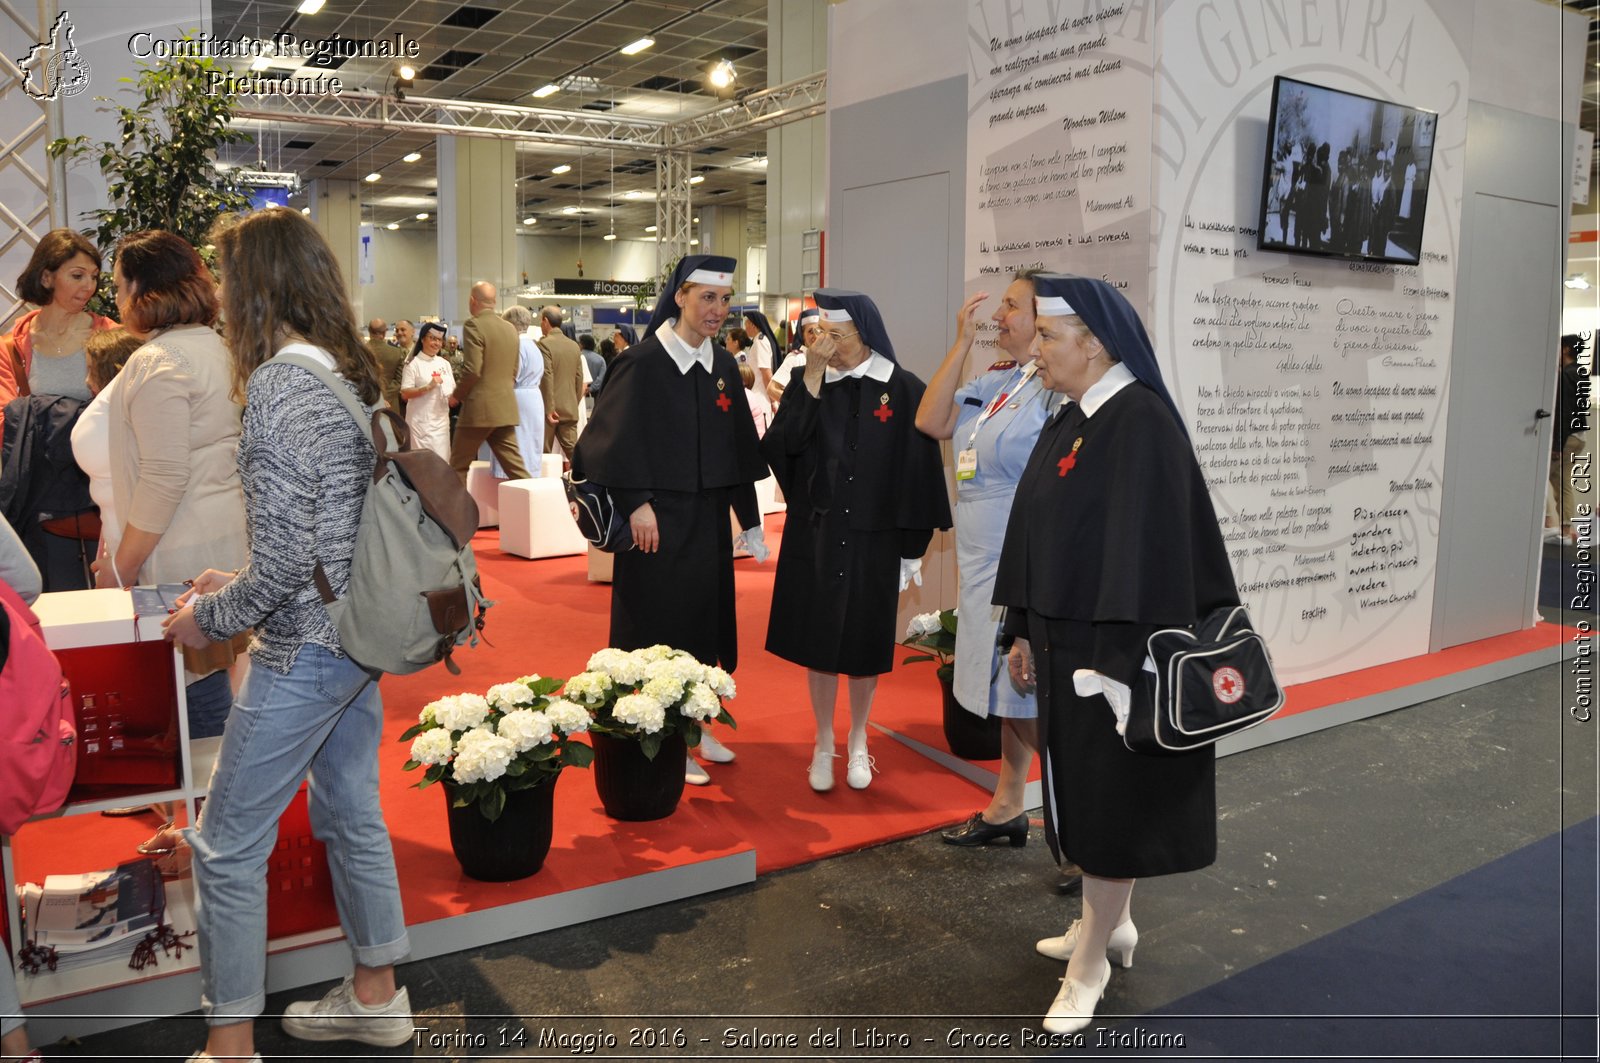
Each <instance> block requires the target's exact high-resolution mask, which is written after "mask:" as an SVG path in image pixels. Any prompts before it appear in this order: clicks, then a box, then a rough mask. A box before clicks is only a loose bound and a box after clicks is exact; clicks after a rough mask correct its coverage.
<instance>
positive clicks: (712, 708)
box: [678, 683, 722, 720]
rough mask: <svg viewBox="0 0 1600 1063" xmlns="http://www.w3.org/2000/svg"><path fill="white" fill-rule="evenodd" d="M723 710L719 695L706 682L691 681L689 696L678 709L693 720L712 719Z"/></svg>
mask: <svg viewBox="0 0 1600 1063" xmlns="http://www.w3.org/2000/svg"><path fill="white" fill-rule="evenodd" d="M721 710H722V703H721V702H720V701H718V700H717V695H716V694H715V693H713V692H712V690H711V688H710V687H708V686H706V685H705V684H704V683H690V684H689V693H688V696H687V697H686V698H684V699H683V704H682V705H679V706H678V711H679V712H681V713H683V714H684V715H685V716H687V717H689V718H690V719H691V720H712V719H715V718H716V716H717V713H718V712H720V711H721Z"/></svg>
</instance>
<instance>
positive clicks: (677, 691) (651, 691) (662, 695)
mask: <svg viewBox="0 0 1600 1063" xmlns="http://www.w3.org/2000/svg"><path fill="white" fill-rule="evenodd" d="M639 693H641V694H643V695H644V696H645V697H647V698H654V699H655V700H657V701H659V702H660V703H661V704H663V705H672V704H675V703H676V702H677V700H678V699H679V698H681V697H683V680H681V679H675V678H673V677H672V676H666V675H663V676H657V677H656V678H655V679H649V680H646V681H645V684H644V686H642V687H640V688H639Z"/></svg>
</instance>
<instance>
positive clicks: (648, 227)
mask: <svg viewBox="0 0 1600 1063" xmlns="http://www.w3.org/2000/svg"><path fill="white" fill-rule="evenodd" d="M644 231H645V232H647V233H653V232H655V231H656V227H655V226H654V225H646V226H645V227H644Z"/></svg>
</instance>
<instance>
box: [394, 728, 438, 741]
mask: <svg viewBox="0 0 1600 1063" xmlns="http://www.w3.org/2000/svg"><path fill="white" fill-rule="evenodd" d="M437 726H439V725H438V724H436V723H419V724H413V725H412V726H410V727H408V728H406V729H405V732H404V733H403V734H401V735H400V737H399V738H398V739H396V741H399V742H409V741H411V740H412V739H413V738H415V737H417V735H419V734H421V733H422V732H423V731H430V730H432V729H433V728H435V727H437Z"/></svg>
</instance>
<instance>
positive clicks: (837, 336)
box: [823, 329, 860, 343]
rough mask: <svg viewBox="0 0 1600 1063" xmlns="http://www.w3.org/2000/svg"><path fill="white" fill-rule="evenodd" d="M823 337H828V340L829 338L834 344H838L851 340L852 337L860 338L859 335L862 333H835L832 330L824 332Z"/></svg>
mask: <svg viewBox="0 0 1600 1063" xmlns="http://www.w3.org/2000/svg"><path fill="white" fill-rule="evenodd" d="M823 335H824V336H827V337H828V338H829V339H830V340H832V341H833V342H834V343H838V342H839V341H840V340H847V339H849V338H850V337H851V336H858V335H860V333H858V332H855V331H850V332H834V331H832V330H831V329H830V330H828V331H826V332H824V333H823Z"/></svg>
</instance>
